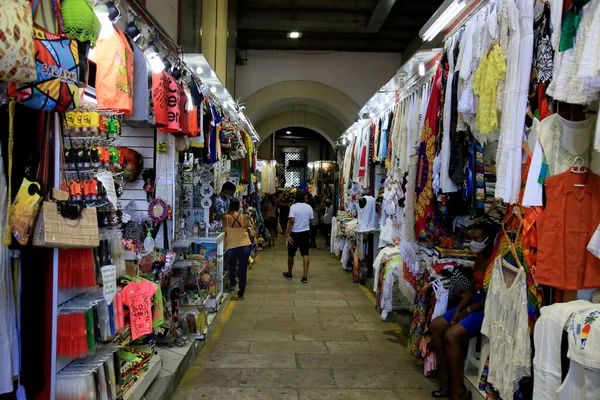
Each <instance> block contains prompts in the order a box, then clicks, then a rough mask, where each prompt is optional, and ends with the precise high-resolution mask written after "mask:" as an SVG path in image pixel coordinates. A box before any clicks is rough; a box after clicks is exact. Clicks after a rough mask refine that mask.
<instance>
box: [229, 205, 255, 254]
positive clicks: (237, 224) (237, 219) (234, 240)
mask: <svg viewBox="0 0 600 400" xmlns="http://www.w3.org/2000/svg"><path fill="white" fill-rule="evenodd" d="M223 225H224V227H225V245H226V246H227V250H229V249H235V248H237V247H243V246H250V245H251V244H252V242H251V241H250V236H249V235H248V217H247V216H245V215H244V214H240V213H237V212H236V213H235V214H233V215H231V214H225V216H224V217H223Z"/></svg>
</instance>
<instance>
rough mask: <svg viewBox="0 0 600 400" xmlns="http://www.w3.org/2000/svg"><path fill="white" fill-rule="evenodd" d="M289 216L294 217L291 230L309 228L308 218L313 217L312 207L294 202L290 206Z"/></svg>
mask: <svg viewBox="0 0 600 400" xmlns="http://www.w3.org/2000/svg"><path fill="white" fill-rule="evenodd" d="M290 218H294V225H293V226H292V232H306V231H309V230H310V220H311V219H314V218H315V215H314V213H313V209H312V207H311V206H309V205H308V204H306V203H296V204H293V205H292V206H291V207H290Z"/></svg>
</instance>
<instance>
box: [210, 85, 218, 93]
mask: <svg viewBox="0 0 600 400" xmlns="http://www.w3.org/2000/svg"><path fill="white" fill-rule="evenodd" d="M210 92H211V93H212V94H215V93H217V87H216V86H211V87H210Z"/></svg>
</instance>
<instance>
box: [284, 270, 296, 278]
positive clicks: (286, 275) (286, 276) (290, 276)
mask: <svg viewBox="0 0 600 400" xmlns="http://www.w3.org/2000/svg"><path fill="white" fill-rule="evenodd" d="M283 277H284V278H285V279H294V277H293V276H292V274H290V273H289V272H284V273H283Z"/></svg>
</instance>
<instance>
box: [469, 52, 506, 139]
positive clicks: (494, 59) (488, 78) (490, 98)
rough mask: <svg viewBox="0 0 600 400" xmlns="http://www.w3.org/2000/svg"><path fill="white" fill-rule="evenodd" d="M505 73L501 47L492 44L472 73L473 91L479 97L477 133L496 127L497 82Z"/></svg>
mask: <svg viewBox="0 0 600 400" xmlns="http://www.w3.org/2000/svg"><path fill="white" fill-rule="evenodd" d="M505 75H506V58H505V57H504V53H503V52H502V48H501V47H500V46H498V45H494V46H492V48H491V49H490V51H488V52H487V54H486V55H485V56H484V57H483V59H482V60H481V63H480V64H479V68H477V71H475V74H474V75H473V92H474V93H475V94H476V95H477V96H478V97H479V101H478V102H477V114H476V115H475V127H476V128H477V130H478V131H479V133H493V132H494V131H495V130H496V129H498V126H499V124H498V111H497V109H496V94H497V92H498V84H499V83H500V81H501V80H502V79H503V78H504V76H505Z"/></svg>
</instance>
